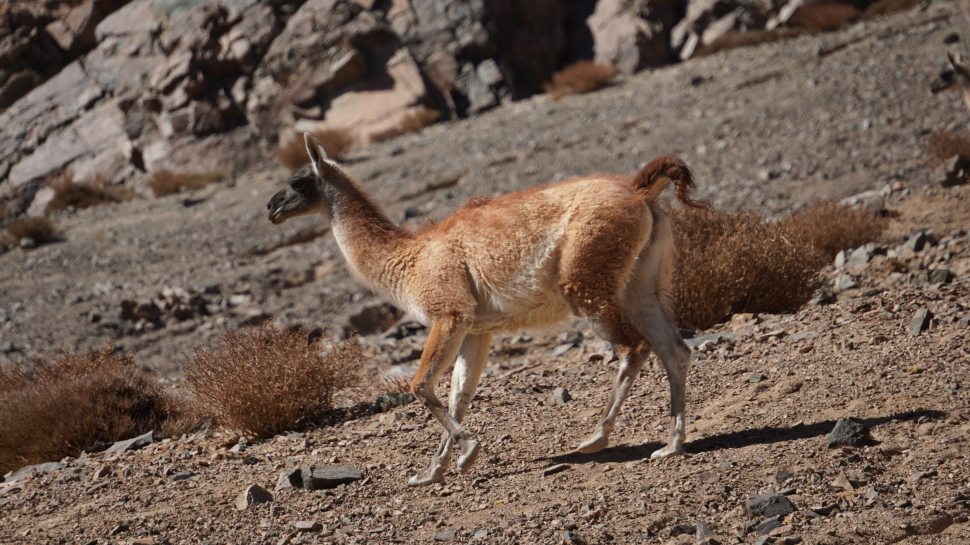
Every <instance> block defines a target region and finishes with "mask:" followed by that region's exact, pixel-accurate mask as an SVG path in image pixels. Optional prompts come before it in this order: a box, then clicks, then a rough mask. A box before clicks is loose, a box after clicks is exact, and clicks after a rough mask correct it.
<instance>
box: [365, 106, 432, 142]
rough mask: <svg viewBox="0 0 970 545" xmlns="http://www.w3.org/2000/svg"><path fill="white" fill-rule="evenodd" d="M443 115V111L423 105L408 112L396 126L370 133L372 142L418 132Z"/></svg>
mask: <svg viewBox="0 0 970 545" xmlns="http://www.w3.org/2000/svg"><path fill="white" fill-rule="evenodd" d="M440 117H441V112H439V111H438V110H434V109H431V108H425V107H424V106H421V107H419V108H416V109H415V110H414V111H413V112H410V113H408V114H407V115H406V116H404V119H402V120H401V122H400V123H398V125H397V126H396V127H391V128H390V129H386V130H383V131H378V132H375V133H373V134H371V135H370V141H371V142H383V141H384V140H390V139H391V138H397V137H398V136H401V135H404V134H408V133H412V132H418V131H420V130H421V129H423V128H425V127H427V126H428V125H430V124H432V123H434V122H435V121H437V120H438V118H440Z"/></svg>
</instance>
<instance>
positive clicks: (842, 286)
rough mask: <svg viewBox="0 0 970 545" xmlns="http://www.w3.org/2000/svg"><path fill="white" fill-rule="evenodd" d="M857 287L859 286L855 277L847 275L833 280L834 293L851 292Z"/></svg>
mask: <svg viewBox="0 0 970 545" xmlns="http://www.w3.org/2000/svg"><path fill="white" fill-rule="evenodd" d="M858 285H859V282H858V280H857V278H856V277H854V276H852V275H848V274H843V275H841V276H839V277H838V278H836V279H835V286H834V287H835V290H836V291H845V290H851V289H852V288H854V287H856V286H858Z"/></svg>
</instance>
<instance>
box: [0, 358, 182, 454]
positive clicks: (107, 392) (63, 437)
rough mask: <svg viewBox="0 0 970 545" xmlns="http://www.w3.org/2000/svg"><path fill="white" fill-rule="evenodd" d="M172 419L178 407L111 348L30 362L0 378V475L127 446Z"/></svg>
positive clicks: (131, 361)
mask: <svg viewBox="0 0 970 545" xmlns="http://www.w3.org/2000/svg"><path fill="white" fill-rule="evenodd" d="M178 416H179V408H178V404H177V403H176V401H175V400H174V399H173V398H171V397H169V396H168V395H166V394H165V393H164V392H163V391H162V389H161V386H160V385H159V384H158V382H157V381H156V380H154V378H153V377H152V376H151V375H150V374H148V372H146V371H143V370H141V369H139V368H138V367H137V366H136V365H135V363H134V361H133V360H132V358H131V356H130V355H121V354H115V353H114V350H113V349H112V347H111V345H110V344H108V345H106V346H105V347H104V348H103V349H101V350H99V351H93V352H89V353H88V354H86V355H84V356H80V355H77V354H74V353H72V352H68V351H62V352H61V355H60V356H59V357H58V358H56V359H54V360H48V359H44V358H36V359H34V360H33V362H32V364H31V365H27V364H24V363H21V364H18V365H16V366H14V367H13V368H12V369H9V371H7V372H4V371H3V370H0V473H5V472H7V471H10V470H12V469H17V468H20V467H22V466H25V465H30V464H36V463H42V462H49V461H56V460H60V459H61V458H63V457H65V456H78V455H79V454H80V453H81V451H82V450H84V449H85V448H88V447H90V446H92V445H93V444H94V443H95V442H96V441H105V442H110V441H120V440H123V439H129V438H131V437H135V436H137V435H141V434H143V433H146V432H148V431H149V430H158V429H161V428H163V427H165V426H170V425H171V422H173V421H175V420H176V419H177V418H178Z"/></svg>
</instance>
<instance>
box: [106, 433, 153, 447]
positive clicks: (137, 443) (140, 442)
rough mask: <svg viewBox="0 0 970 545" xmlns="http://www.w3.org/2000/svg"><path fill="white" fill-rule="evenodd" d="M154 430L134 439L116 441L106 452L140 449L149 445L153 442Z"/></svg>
mask: <svg viewBox="0 0 970 545" xmlns="http://www.w3.org/2000/svg"><path fill="white" fill-rule="evenodd" d="M153 434H154V432H151V431H150V432H148V433H146V434H144V435H139V436H138V437H135V438H133V439H127V440H125V441H116V442H115V443H114V444H113V445H111V446H110V447H108V448H107V449H106V450H105V452H126V451H129V450H138V449H140V448H144V447H147V446H148V445H150V444H152V443H153V442H154V440H153V439H152V435H153Z"/></svg>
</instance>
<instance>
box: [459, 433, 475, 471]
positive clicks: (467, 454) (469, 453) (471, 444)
mask: <svg viewBox="0 0 970 545" xmlns="http://www.w3.org/2000/svg"><path fill="white" fill-rule="evenodd" d="M478 450H479V449H478V441H471V440H470V441H468V443H466V444H465V448H463V449H462V455H461V456H459V457H458V471H461V472H462V473H465V472H467V471H468V470H469V469H471V468H472V466H473V465H475V460H477V459H478Z"/></svg>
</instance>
